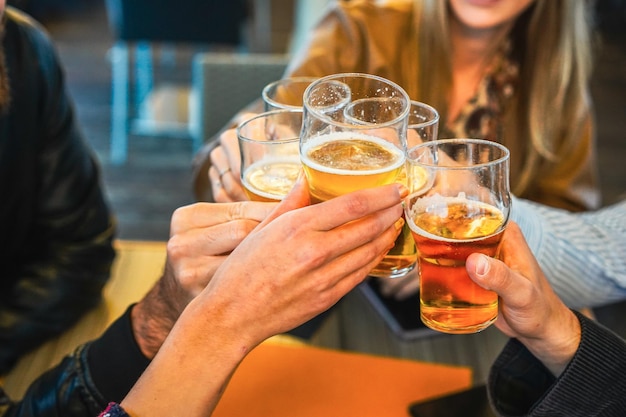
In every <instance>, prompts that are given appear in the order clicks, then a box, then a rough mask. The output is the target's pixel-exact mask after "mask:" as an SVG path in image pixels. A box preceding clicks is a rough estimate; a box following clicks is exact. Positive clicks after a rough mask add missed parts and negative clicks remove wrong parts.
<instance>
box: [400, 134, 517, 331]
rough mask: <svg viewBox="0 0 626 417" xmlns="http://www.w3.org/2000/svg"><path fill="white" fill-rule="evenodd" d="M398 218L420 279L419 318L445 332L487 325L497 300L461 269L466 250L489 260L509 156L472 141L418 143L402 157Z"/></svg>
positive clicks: (498, 231) (504, 214)
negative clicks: (404, 185) (408, 234)
mask: <svg viewBox="0 0 626 417" xmlns="http://www.w3.org/2000/svg"><path fill="white" fill-rule="evenodd" d="M407 174H408V186H409V191H410V193H409V196H408V197H407V198H406V201H405V216H406V220H407V223H408V224H409V226H410V228H411V231H412V233H413V238H414V240H415V244H416V247H417V253H418V268H419V274H420V317H421V319H422V321H423V322H424V324H425V325H427V326H428V327H430V328H432V329H434V330H438V331H441V332H445V333H474V332H477V331H480V330H483V329H485V328H486V327H488V326H489V325H490V324H491V323H493V322H494V321H495V320H496V318H497V315H498V295H497V294H496V293H495V292H492V291H488V290H485V289H483V288H482V287H480V286H478V285H477V284H475V283H474V282H473V281H472V280H471V279H470V278H469V276H468V274H467V271H466V269H465V260H466V259H467V257H468V256H469V255H470V254H471V253H473V252H480V253H483V254H486V255H488V256H492V257H495V256H497V252H498V247H499V244H500V240H501V238H502V234H503V232H504V229H505V227H506V224H507V221H508V218H509V210H510V194H509V151H508V149H506V148H505V147H504V146H502V145H500V144H498V143H495V142H491V141H486V140H479V139H447V140H436V141H431V142H424V143H423V144H420V145H417V146H415V147H413V148H411V149H409V151H408V153H407Z"/></svg>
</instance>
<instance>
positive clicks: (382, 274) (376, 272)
mask: <svg viewBox="0 0 626 417" xmlns="http://www.w3.org/2000/svg"><path fill="white" fill-rule="evenodd" d="M415 265H416V264H415V263H413V264H411V265H408V266H405V267H404V268H392V269H389V268H385V265H383V262H381V263H380V264H378V265H376V268H374V269H372V270H371V271H370V273H369V275H370V276H372V277H377V278H402V277H403V276H405V275H406V274H408V273H409V272H411V271H412V270H414V269H415Z"/></svg>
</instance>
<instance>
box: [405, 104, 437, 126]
mask: <svg viewBox="0 0 626 417" xmlns="http://www.w3.org/2000/svg"><path fill="white" fill-rule="evenodd" d="M414 104H416V105H418V106H420V107H423V108H425V109H427V110H429V111H431V112H432V113H433V114H434V115H435V117H434V118H432V119H431V120H428V121H426V122H420V123H410V122H408V123H407V124H408V128H409V129H419V128H423V127H428V126H432V125H434V124H435V123H439V112H438V111H437V109H435V108H434V107H433V106H431V105H430V104H426V103H424V102H423V101H418V100H411V101H410V102H409V112H410V111H411V106H412V105H414ZM409 118H411V116H410V115H409Z"/></svg>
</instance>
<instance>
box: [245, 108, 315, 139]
mask: <svg viewBox="0 0 626 417" xmlns="http://www.w3.org/2000/svg"><path fill="white" fill-rule="evenodd" d="M296 113H299V114H300V117H302V113H303V110H302V109H301V108H294V109H277V110H270V111H265V112H262V113H258V114H257V115H255V116H252V117H250V118H249V119H246V120H243V121H242V122H240V123H239V124H238V125H237V128H236V129H235V132H236V134H237V139H238V140H241V141H244V142H249V143H269V144H272V143H276V144H281V143H290V142H299V141H300V131H299V130H298V131H297V132H295V134H296V136H294V137H290V138H284V139H274V140H259V139H253V138H250V137H247V136H242V133H241V131H242V129H243V128H244V126H246V125H248V124H250V123H252V122H254V121H257V120H259V119H263V118H266V117H268V116H274V115H280V114H296Z"/></svg>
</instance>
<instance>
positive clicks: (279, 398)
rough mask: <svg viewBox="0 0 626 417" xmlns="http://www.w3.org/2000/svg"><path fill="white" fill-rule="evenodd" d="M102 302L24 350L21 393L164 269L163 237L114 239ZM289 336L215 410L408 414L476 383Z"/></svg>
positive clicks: (375, 416) (454, 371)
mask: <svg viewBox="0 0 626 417" xmlns="http://www.w3.org/2000/svg"><path fill="white" fill-rule="evenodd" d="M116 249H117V253H118V255H117V258H116V260H115V263H114V265H113V274H112V277H111V281H110V282H109V284H108V285H107V286H106V288H105V292H104V302H103V303H102V304H101V305H100V306H98V307H97V308H96V309H95V310H93V311H91V312H90V313H89V314H87V315H86V316H85V317H84V318H83V319H82V320H81V321H80V322H79V323H77V325H76V326H74V327H73V328H72V329H70V330H69V331H68V332H66V333H65V334H63V335H62V336H61V337H59V338H57V339H54V340H51V341H50V342H48V343H46V344H45V345H43V346H42V347H41V348H39V349H38V350H36V351H34V352H32V353H30V354H28V355H27V356H25V357H24V358H23V359H22V360H21V361H20V362H19V363H18V365H17V366H16V368H14V370H13V371H12V372H11V373H10V374H8V375H7V376H6V377H5V379H4V387H5V389H6V391H7V393H9V395H10V396H11V397H13V398H19V397H20V396H21V395H22V394H23V393H24V392H25V390H26V388H27V387H28V386H29V385H30V383H31V382H32V381H33V380H34V379H35V378H37V377H38V376H39V375H40V374H41V373H42V372H43V371H45V370H46V369H49V368H50V367H52V366H54V365H56V364H57V363H58V362H59V361H60V360H61V358H62V357H63V356H65V355H66V354H68V353H69V352H71V351H72V350H73V349H74V348H75V347H76V346H78V345H79V344H81V343H84V342H86V341H88V340H91V339H93V338H96V337H98V335H100V334H101V333H102V331H103V330H104V329H105V328H106V327H107V326H108V325H109V324H110V323H111V322H113V321H114V320H115V319H116V318H117V317H118V316H119V315H120V314H122V313H123V312H124V310H125V309H126V308H127V307H128V305H129V304H131V303H132V302H135V301H138V300H139V299H141V297H142V296H143V295H144V294H145V292H146V291H148V289H149V288H150V287H151V286H152V284H153V283H154V282H155V281H156V280H157V279H158V278H159V277H160V275H161V272H162V269H163V265H164V260H165V243H161V242H130V241H118V242H116ZM294 340H295V339H293V338H289V337H286V336H277V337H274V338H271V339H269V340H268V341H266V342H265V343H263V344H262V345H260V346H259V347H257V348H256V349H255V350H253V351H252V352H251V353H250V354H249V355H248V357H247V358H246V359H245V360H244V361H243V363H242V364H241V365H240V367H239V368H238V369H237V371H236V372H235V374H234V376H233V378H232V380H231V382H230V384H229V386H228V388H227V389H226V391H225V393H224V396H223V397H222V400H221V401H220V404H219V405H218V408H217V409H216V411H215V414H214V416H215V417H220V416H224V417H226V416H246V417H254V416H259V417H261V416H272V417H280V416H294V415H297V416H298V417H308V416H321V417H327V416H333V415H341V416H343V417H349V416H355V417H366V416H372V417H380V416H385V417H386V416H389V417H394V416H398V417H406V416H407V407H408V404H410V403H411V402H414V401H418V400H423V399H426V398H431V397H435V396H439V395H442V394H445V393H450V392H453V391H458V390H461V389H464V388H467V387H469V386H470V385H471V380H472V371H471V369H469V368H467V367H454V366H446V365H439V364H433V363H425V362H418V361H413V360H406V359H397V358H389V357H382V356H374V355H367V354H361V353H353V352H345V351H339V350H334V349H328V348H319V347H313V346H309V345H305V344H304V343H302V342H296V341H294Z"/></svg>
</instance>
